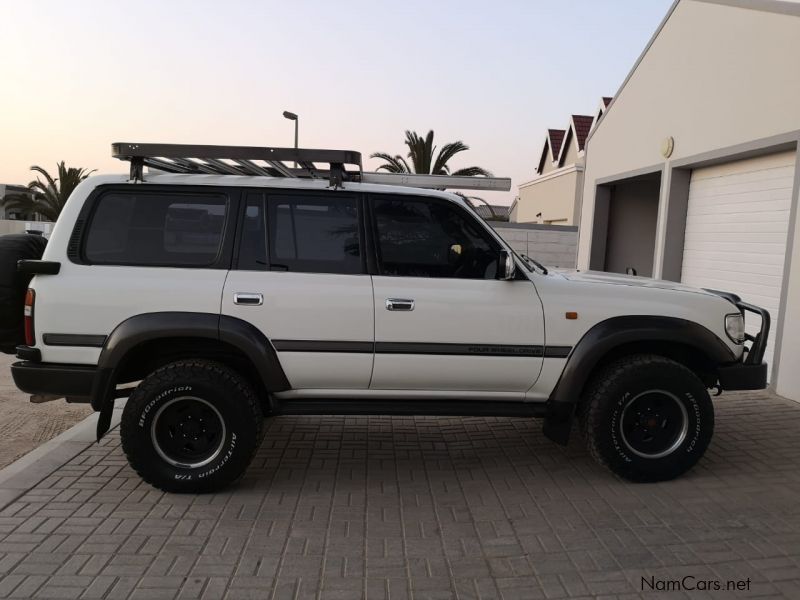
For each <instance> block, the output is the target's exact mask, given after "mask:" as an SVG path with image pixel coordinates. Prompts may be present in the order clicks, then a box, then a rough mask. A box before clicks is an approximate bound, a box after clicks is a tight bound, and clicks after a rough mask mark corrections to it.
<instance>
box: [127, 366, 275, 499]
mask: <svg viewBox="0 0 800 600" xmlns="http://www.w3.org/2000/svg"><path fill="white" fill-rule="evenodd" d="M262 427H263V415H262V413H261V407H260V403H259V402H258V400H257V398H256V396H255V393H254V392H253V389H252V387H251V386H250V385H249V384H248V383H247V381H246V380H245V379H244V378H242V377H241V376H240V375H239V374H238V373H236V372H235V371H232V370H231V369H229V368H228V367H226V366H225V365H222V364H219V363H215V362H210V361H201V360H191V361H188V360H187V361H179V362H174V363H171V364H168V365H165V366H163V367H161V368H159V369H157V370H156V371H154V372H153V373H151V374H150V375H148V376H147V377H146V378H145V379H144V380H143V381H142V382H141V383H140V384H139V386H138V387H137V388H136V389H135V390H134V391H133V393H132V394H131V396H130V398H128V402H127V403H126V404H125V409H124V411H123V413H122V423H121V424H120V434H121V437H122V448H123V450H124V451H125V455H126V456H127V457H128V462H129V463H130V464H131V466H132V467H133V468H134V469H135V470H136V472H137V473H139V475H140V476H141V477H142V479H144V480H145V481H147V482H148V483H150V484H152V485H154V486H155V487H157V488H159V489H162V490H164V491H166V492H211V491H215V490H218V489H220V488H223V487H225V486H226V485H229V484H230V483H232V482H234V481H235V480H236V479H238V478H239V477H241V475H242V474H243V473H244V471H245V469H246V468H247V466H248V464H249V463H250V461H251V459H252V457H253V454H254V453H255V451H256V449H257V448H258V445H259V443H260V441H261V432H262Z"/></svg>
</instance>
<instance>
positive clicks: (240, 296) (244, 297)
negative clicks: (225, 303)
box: [233, 292, 264, 306]
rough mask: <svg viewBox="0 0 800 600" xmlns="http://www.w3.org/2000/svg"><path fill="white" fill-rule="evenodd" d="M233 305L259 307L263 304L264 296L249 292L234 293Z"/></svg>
mask: <svg viewBox="0 0 800 600" xmlns="http://www.w3.org/2000/svg"><path fill="white" fill-rule="evenodd" d="M233 303H234V304H245V305H247V306H261V305H262V304H264V294H253V293H250V292H236V293H235V294H234V295H233Z"/></svg>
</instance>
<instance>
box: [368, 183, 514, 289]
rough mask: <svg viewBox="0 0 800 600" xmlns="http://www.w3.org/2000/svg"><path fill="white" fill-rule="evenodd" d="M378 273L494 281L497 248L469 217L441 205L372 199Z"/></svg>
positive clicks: (442, 202) (407, 199)
mask: <svg viewBox="0 0 800 600" xmlns="http://www.w3.org/2000/svg"><path fill="white" fill-rule="evenodd" d="M373 209H374V214H375V223H376V225H377V230H378V232H377V233H378V235H377V237H378V240H377V241H378V262H379V266H380V272H381V274H383V275H399V276H405V277H457V278H461V279H494V277H495V276H496V274H497V263H498V259H499V257H500V255H499V251H498V249H497V245H496V244H495V243H494V241H493V240H492V239H491V238H490V236H489V235H488V234H487V233H486V232H485V231H483V230H482V229H481V228H480V227H479V226H478V224H477V223H476V221H475V220H474V219H469V218H468V217H467V216H466V215H465V214H464V213H463V211H460V210H458V209H457V208H456V207H454V206H450V205H449V204H448V203H446V202H444V201H441V202H440V201H435V200H427V199H413V198H398V197H387V198H380V197H376V198H374V200H373Z"/></svg>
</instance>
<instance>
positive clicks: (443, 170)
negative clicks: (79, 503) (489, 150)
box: [370, 130, 497, 218]
mask: <svg viewBox="0 0 800 600" xmlns="http://www.w3.org/2000/svg"><path fill="white" fill-rule="evenodd" d="M405 144H406V146H408V154H407V155H406V156H407V157H408V158H409V159H411V164H412V165H413V167H414V170H413V171H412V170H411V167H410V166H409V164H408V162H406V159H405V158H403V157H402V156H400V155H399V154H396V155H394V156H392V155H391V154H388V153H386V152H375V153H374V154H371V155H370V158H379V159H381V160H383V161H386V162H385V163H383V164H382V165H381V166H379V167H378V169H377V170H378V171H380V170H381V169H383V170H384V171H388V172H389V173H417V174H420V175H454V176H455V175H463V176H467V177H476V176H483V177H491V176H492V173H491V172H490V171H487V170H486V169H484V168H482V167H466V168H464V169H458V170H456V171H453V172H452V173H451V172H450V166H449V165H448V164H447V163H448V162H449V161H450V159H451V158H453V157H454V156H455V155H456V154H458V153H459V152H464V151H466V150H469V146H467V145H466V144H465V143H464V142H462V141H461V140H459V141H457V142H450V143H449V144H445V145H444V146H442V149H441V150H440V151H439V154H438V155H437V156H436V159H435V160H434V158H433V154H434V152H436V146H434V145H433V130H431V131H429V132H428V135H426V136H425V138H424V139H423V138H422V137H421V136H420V135H419V134H418V133H417V132H416V131H408V130H406V141H405ZM456 194H458V195H459V196H461V197H462V198H464V199H465V200H466V201H467V202H469V203H470V204H472V205H473V207H474V206H475V203H474V202H473V200H478V201H479V202H482V203H483V204H485V205H486V206H488V207H489V212H490V213H491V215H492V217H494V218H496V217H497V215H496V214H495V212H494V209H493V208H492V207H491V205H489V203H488V202H486V200H484V199H483V198H479V197H478V196H467V195H466V194H462V193H461V192H456Z"/></svg>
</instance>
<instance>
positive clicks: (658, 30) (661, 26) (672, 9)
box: [584, 0, 681, 147]
mask: <svg viewBox="0 0 800 600" xmlns="http://www.w3.org/2000/svg"><path fill="white" fill-rule="evenodd" d="M680 1H681V0H675V1H674V2H673V3H672V6H670V7H669V10H668V11H667V14H666V15H664V18H663V19H661V23H659V24H658V27H657V28H656V31H655V33H653V35H652V36H651V37H650V40H649V41H648V42H647V45H646V46H645V47H644V50H642V53H641V54H639V58H637V59H636V62H635V63H633V67H631V70H630V71H628V74H627V75H626V76H625V79H624V80H623V82H622V85H620V86H619V88H618V89H617V91H616V93H615V94H614V95H613V96H612V97H611V102H610V103H609V105H608V106H606V112H608V111H609V110H611V107H612V106H614V103H615V102H616V101H617V99H618V98H619V95H620V94H621V93H622V90H623V89H625V86H626V85H627V84H628V81H630V78H631V77H633V73H634V72H635V71H636V69H638V68H639V63H641V62H642V60H643V59H644V55H645V54H647V52H648V50H650V46H652V45H653V42H655V41H656V38H657V37H658V34H660V33H661V30H662V29H664V25H666V24H667V21H669V18H670V17H671V16H672V13H673V12H675V8H676V7H677V6H678V3H679V2H680ZM595 131H597V127H593V128H592V130H591V131H590V132H589V135H587V136H586V142H585V143H586V144H588V143H589V140H591V139H592V136H593V135H594V132H595ZM584 147H585V146H584Z"/></svg>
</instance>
